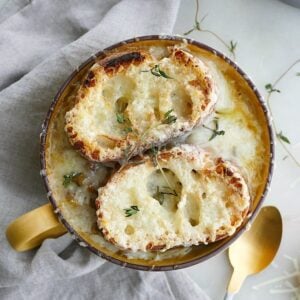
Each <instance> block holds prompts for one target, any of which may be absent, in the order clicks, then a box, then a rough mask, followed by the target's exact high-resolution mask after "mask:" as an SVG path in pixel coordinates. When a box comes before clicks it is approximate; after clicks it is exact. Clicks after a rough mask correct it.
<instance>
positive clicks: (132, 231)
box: [124, 225, 134, 235]
mask: <svg viewBox="0 0 300 300" xmlns="http://www.w3.org/2000/svg"><path fill="white" fill-rule="evenodd" d="M124 232H125V233H126V234H128V235H132V234H134V228H133V227H132V226H131V225H127V226H126V228H125V230H124Z"/></svg>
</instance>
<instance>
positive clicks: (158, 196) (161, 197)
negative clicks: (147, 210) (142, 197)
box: [154, 185, 178, 205]
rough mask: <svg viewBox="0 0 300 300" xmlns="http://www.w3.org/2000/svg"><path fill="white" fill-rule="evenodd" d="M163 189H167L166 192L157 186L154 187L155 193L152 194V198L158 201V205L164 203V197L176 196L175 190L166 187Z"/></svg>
mask: <svg viewBox="0 0 300 300" xmlns="http://www.w3.org/2000/svg"><path fill="white" fill-rule="evenodd" d="M162 188H163V189H167V190H168V191H163V190H161V189H160V188H159V186H158V185H157V186H156V193H155V194H154V198H155V199H157V200H158V202H159V204H160V205H163V204H164V201H165V195H170V196H175V197H177V196H178V194H177V193H176V191H175V190H173V189H171V188H170V187H168V186H163V187H162Z"/></svg>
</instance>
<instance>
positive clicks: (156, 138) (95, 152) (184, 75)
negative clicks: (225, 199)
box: [65, 47, 217, 162]
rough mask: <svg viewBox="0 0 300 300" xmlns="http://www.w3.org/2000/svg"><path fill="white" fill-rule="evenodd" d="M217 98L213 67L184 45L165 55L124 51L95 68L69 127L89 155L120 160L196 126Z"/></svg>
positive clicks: (70, 115) (76, 145)
mask: <svg viewBox="0 0 300 300" xmlns="http://www.w3.org/2000/svg"><path fill="white" fill-rule="evenodd" d="M216 101H217V89H216V85H215V83H214V81H213V78H212V76H211V74H210V72H209V69H208V67H207V66H206V65H205V64H204V63H203V62H202V61H201V60H200V59H199V58H197V57H194V56H192V55H191V54H189V53H188V52H186V51H184V50H182V49H180V48H176V47H171V48H169V55H168V56H166V57H163V58H161V59H156V58H154V57H152V56H151V54H150V53H148V52H145V51H144V52H142V51H133V52H128V53H119V54H115V55H114V56H109V57H107V58H105V59H103V60H102V61H99V62H98V63H96V64H95V65H94V66H93V67H92V68H91V69H90V71H89V73H88V74H87V77H86V79H85V80H84V82H83V84H82V86H81V87H80V89H79V91H78V94H77V102H76V104H75V106H74V107H73V108H72V109H71V110H70V111H68V112H67V113H66V117H65V118H66V126H65V130H66V132H67V134H68V136H69V140H70V142H71V144H72V145H73V146H74V148H75V149H77V150H79V151H80V152H81V154H82V155H84V156H85V157H86V158H87V159H89V160H91V161H96V162H104V161H111V160H120V159H124V158H126V157H127V156H128V154H129V153H130V157H132V156H134V155H136V154H138V153H140V152H142V151H144V150H146V149H149V148H151V146H152V145H156V144H161V143H164V142H167V141H168V140H169V139H171V138H174V137H178V136H180V135H182V134H184V132H186V131H189V130H191V129H192V128H193V127H194V126H196V125H197V124H200V123H201V122H203V120H204V118H205V117H207V115H209V114H210V113H211V112H212V110H213V107H214V105H215V103H216Z"/></svg>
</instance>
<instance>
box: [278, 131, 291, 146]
mask: <svg viewBox="0 0 300 300" xmlns="http://www.w3.org/2000/svg"><path fill="white" fill-rule="evenodd" d="M276 136H277V137H278V138H279V139H281V140H282V141H284V142H285V143H287V144H290V143H291V142H290V140H289V139H288V138H287V137H286V136H285V135H283V134H282V131H280V132H279V133H276Z"/></svg>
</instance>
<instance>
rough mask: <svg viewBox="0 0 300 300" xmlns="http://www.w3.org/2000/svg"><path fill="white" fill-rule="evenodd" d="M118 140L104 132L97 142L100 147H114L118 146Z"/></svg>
mask: <svg viewBox="0 0 300 300" xmlns="http://www.w3.org/2000/svg"><path fill="white" fill-rule="evenodd" d="M117 142H118V140H116V139H113V138H111V137H109V136H106V135H104V134H100V135H98V136H97V143H98V145H99V146H100V147H103V148H109V149H113V148H115V147H116V144H117Z"/></svg>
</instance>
